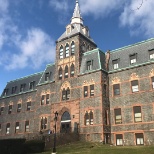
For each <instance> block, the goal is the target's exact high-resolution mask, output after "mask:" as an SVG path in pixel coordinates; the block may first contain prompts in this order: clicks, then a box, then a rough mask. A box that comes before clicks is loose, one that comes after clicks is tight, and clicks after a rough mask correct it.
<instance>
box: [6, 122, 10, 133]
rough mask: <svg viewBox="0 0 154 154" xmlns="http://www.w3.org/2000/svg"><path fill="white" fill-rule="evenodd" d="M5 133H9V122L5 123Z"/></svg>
mask: <svg viewBox="0 0 154 154" xmlns="http://www.w3.org/2000/svg"><path fill="white" fill-rule="evenodd" d="M6 134H10V123H7V124H6Z"/></svg>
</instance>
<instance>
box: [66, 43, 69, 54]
mask: <svg viewBox="0 0 154 154" xmlns="http://www.w3.org/2000/svg"><path fill="white" fill-rule="evenodd" d="M65 57H69V45H68V43H67V44H66V46H65Z"/></svg>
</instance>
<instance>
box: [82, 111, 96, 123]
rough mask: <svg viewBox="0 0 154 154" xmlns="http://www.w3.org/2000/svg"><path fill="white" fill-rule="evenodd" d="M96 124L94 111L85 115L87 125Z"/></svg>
mask: <svg viewBox="0 0 154 154" xmlns="http://www.w3.org/2000/svg"><path fill="white" fill-rule="evenodd" d="M93 122H94V116H93V111H90V112H89V113H88V112H87V111H86V113H85V115H84V123H85V125H86V126H87V125H93Z"/></svg>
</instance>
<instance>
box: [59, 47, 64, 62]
mask: <svg viewBox="0 0 154 154" xmlns="http://www.w3.org/2000/svg"><path fill="white" fill-rule="evenodd" d="M63 52H64V49H63V46H61V47H60V50H59V58H60V59H63Z"/></svg>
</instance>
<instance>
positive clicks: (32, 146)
mask: <svg viewBox="0 0 154 154" xmlns="http://www.w3.org/2000/svg"><path fill="white" fill-rule="evenodd" d="M24 147H25V150H26V152H27V153H37V152H43V151H44V148H45V142H44V141H42V140H30V141H26V142H25V144H24Z"/></svg>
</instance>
